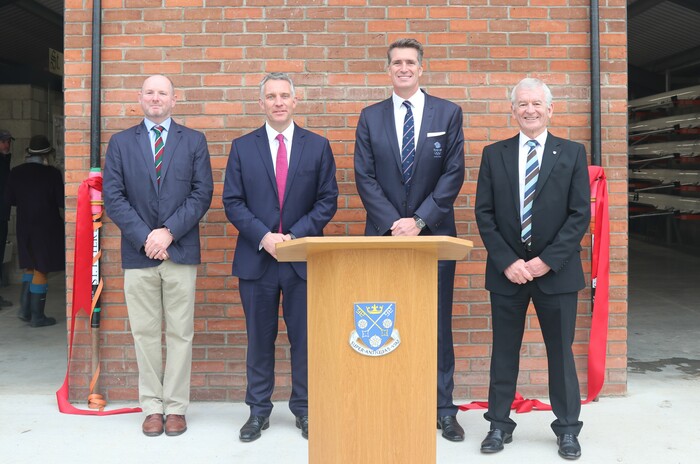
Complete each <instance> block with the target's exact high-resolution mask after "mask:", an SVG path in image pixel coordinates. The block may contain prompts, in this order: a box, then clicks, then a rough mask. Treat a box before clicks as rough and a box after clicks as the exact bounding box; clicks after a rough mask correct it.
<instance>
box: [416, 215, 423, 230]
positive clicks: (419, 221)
mask: <svg viewBox="0 0 700 464" xmlns="http://www.w3.org/2000/svg"><path fill="white" fill-rule="evenodd" d="M413 219H414V220H415V221H416V227H418V228H419V229H420V230H423V229H424V228H425V221H424V220H422V219H421V218H419V217H418V216H413Z"/></svg>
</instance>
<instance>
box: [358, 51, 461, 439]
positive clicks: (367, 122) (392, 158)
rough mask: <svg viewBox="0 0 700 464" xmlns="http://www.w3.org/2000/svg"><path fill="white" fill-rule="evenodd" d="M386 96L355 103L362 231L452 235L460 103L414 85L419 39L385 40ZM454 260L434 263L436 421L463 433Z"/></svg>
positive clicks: (457, 435) (452, 433) (419, 70)
mask: <svg viewBox="0 0 700 464" xmlns="http://www.w3.org/2000/svg"><path fill="white" fill-rule="evenodd" d="M387 59H388V74H389V76H390V77H391V82H392V84H393V87H394V92H393V95H392V96H391V97H390V98H388V99H387V100H384V101H381V102H379V103H376V104H374V105H371V106H368V107H367V108H365V109H363V110H362V113H361V114H360V120H359V122H358V124H357V131H356V136H355V181H356V183H357V191H358V192H359V194H360V198H361V199H362V203H363V205H364V207H365V209H366V210H367V222H366V225H365V235H393V236H416V235H450V236H453V237H454V236H456V235H457V228H456V225H455V215H454V207H453V205H454V202H455V199H456V198H457V195H458V194H459V191H460V189H461V188H462V184H463V182H464V134H463V132H462V109H461V108H460V107H459V106H457V105H455V104H454V103H452V102H449V101H447V100H443V99H441V98H437V97H433V96H431V95H428V94H427V93H426V92H425V91H422V90H421V89H420V84H419V79H420V76H421V75H422V74H423V65H422V63H423V46H422V45H421V43H420V42H418V41H417V40H414V39H400V40H397V41H396V42H394V43H392V44H391V45H390V46H389V50H388V52H387ZM454 275H455V262H454V261H440V262H439V263H438V363H437V364H438V373H437V427H438V428H439V429H442V436H443V437H444V438H446V439H447V440H450V441H462V440H464V430H463V429H462V427H461V426H460V425H459V423H458V422H457V406H455V405H454V403H453V402H452V391H453V389H454V379H453V375H454V370H455V356H454V347H453V346H452V295H453V290H454Z"/></svg>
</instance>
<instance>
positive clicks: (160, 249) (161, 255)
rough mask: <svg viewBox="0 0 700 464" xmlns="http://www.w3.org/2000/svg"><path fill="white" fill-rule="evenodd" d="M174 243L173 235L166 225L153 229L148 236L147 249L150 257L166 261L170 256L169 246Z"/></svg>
mask: <svg viewBox="0 0 700 464" xmlns="http://www.w3.org/2000/svg"><path fill="white" fill-rule="evenodd" d="M171 243H173V236H172V235H170V232H169V231H168V229H166V228H165V227H161V228H160V229H153V230H152V231H151V233H150V234H148V237H147V238H146V245H145V251H146V256H148V257H149V258H150V259H160V260H161V261H165V260H166V259H168V258H169V257H170V255H168V251H167V250H168V247H169V246H170V244H171Z"/></svg>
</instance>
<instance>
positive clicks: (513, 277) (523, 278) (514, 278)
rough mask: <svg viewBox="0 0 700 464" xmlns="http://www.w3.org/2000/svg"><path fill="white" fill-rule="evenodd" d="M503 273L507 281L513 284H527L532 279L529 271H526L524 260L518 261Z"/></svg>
mask: <svg viewBox="0 0 700 464" xmlns="http://www.w3.org/2000/svg"><path fill="white" fill-rule="evenodd" d="M503 273H504V274H505V275H506V277H508V280H510V281H511V282H513V283H514V284H519V285H522V284H525V283H527V282H530V281H532V279H533V278H534V277H533V275H532V274H531V273H530V271H529V270H528V269H527V266H526V265H525V260H523V259H519V260H517V261H516V262H514V263H513V264H511V265H510V266H508V267H507V268H506V270H505V271H503Z"/></svg>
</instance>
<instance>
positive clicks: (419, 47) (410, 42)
mask: <svg viewBox="0 0 700 464" xmlns="http://www.w3.org/2000/svg"><path fill="white" fill-rule="evenodd" d="M395 48H415V49H416V52H418V64H419V65H423V44H421V43H420V42H418V41H417V40H416V39H398V40H396V41H395V42H394V43H392V44H391V45H389V49H388V50H387V51H386V61H387V64H389V65H390V64H391V51H392V50H393V49H395Z"/></svg>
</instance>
